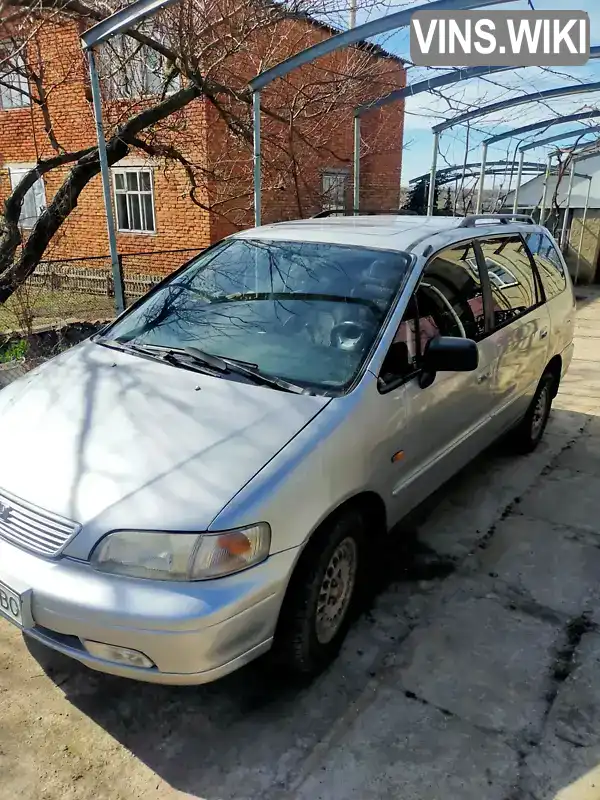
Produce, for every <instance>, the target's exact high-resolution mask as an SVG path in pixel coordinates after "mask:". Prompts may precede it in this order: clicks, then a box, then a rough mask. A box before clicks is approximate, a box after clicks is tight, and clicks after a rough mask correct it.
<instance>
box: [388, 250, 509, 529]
mask: <svg viewBox="0 0 600 800" xmlns="http://www.w3.org/2000/svg"><path fill="white" fill-rule="evenodd" d="M440 335H442V336H461V337H466V338H469V339H473V340H475V341H477V343H478V349H479V366H478V368H477V370H475V371H474V372H445V373H442V372H440V373H438V374H437V376H436V378H435V380H434V382H433V383H432V384H431V385H430V386H428V387H426V388H421V386H420V385H419V378H420V375H421V366H422V354H423V351H424V348H425V345H426V344H427V341H428V340H429V339H431V338H433V337H435V336H440ZM392 354H393V355H392ZM399 354H400V355H401V357H400V358H399ZM388 355H389V358H386V360H385V361H384V363H383V366H382V369H381V373H380V392H381V395H380V397H379V398H378V400H379V412H380V415H381V416H380V419H381V426H382V431H381V433H382V434H383V435H382V436H381V437H380V438H379V446H378V450H379V452H378V453H377V459H378V461H379V464H381V465H385V467H382V471H381V472H380V475H381V477H382V478H383V483H384V486H382V487H381V488H382V490H383V491H385V493H386V500H387V505H388V510H389V513H390V517H391V519H390V523H391V524H393V523H394V522H396V521H397V520H398V519H400V518H401V517H402V516H403V515H404V514H405V513H407V511H409V510H410V509H411V508H412V507H414V506H415V505H416V504H418V503H419V502H420V501H421V500H423V499H424V498H425V497H426V496H427V495H428V494H430V493H431V492H432V491H434V490H435V489H436V488H437V487H438V486H439V485H440V484H441V483H443V482H444V481H445V480H447V479H448V478H449V477H450V476H451V475H452V474H453V473H454V472H456V471H457V470H458V469H460V468H461V467H462V466H463V465H464V464H465V463H466V462H467V461H468V460H469V459H470V458H472V457H473V456H474V455H475V454H476V453H477V452H478V451H479V450H481V449H482V448H483V447H485V445H486V444H487V442H488V441H489V430H488V423H489V419H490V416H491V413H492V397H491V393H490V389H491V384H492V381H493V377H492V369H493V365H494V360H495V358H496V356H497V351H496V348H495V346H494V344H493V343H491V342H490V340H489V338H487V337H486V320H485V312H484V304H483V288H482V281H481V279H480V275H479V267H478V264H477V260H476V258H475V253H474V250H473V245H472V243H471V242H466V243H464V244H461V245H458V246H454V247H452V248H448V249H446V250H444V251H442V252H440V253H438V254H436V255H435V256H434V257H433V258H432V259H431V260H430V261H429V262H428V264H427V265H426V267H425V270H424V272H423V275H422V277H421V281H420V283H419V285H418V288H417V290H416V292H415V294H414V295H413V297H412V298H411V300H410V302H409V303H408V306H407V308H406V311H405V313H404V316H403V318H402V321H401V323H400V325H399V327H398V331H397V333H396V336H395V339H394V342H393V344H392V345H391V347H390V353H389V354H388ZM390 365H392V366H391V367H390ZM376 402H377V400H375V399H374V400H373V403H376Z"/></svg>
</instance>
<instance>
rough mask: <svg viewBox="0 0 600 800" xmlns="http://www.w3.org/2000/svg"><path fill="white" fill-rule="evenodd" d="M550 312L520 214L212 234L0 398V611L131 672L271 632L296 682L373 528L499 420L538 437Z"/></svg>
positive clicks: (565, 300)
mask: <svg viewBox="0 0 600 800" xmlns="http://www.w3.org/2000/svg"><path fill="white" fill-rule="evenodd" d="M574 313H575V306H574V295H573V290H572V286H571V282H570V279H569V275H568V273H567V270H566V267H565V262H564V260H563V257H562V255H561V253H560V252H559V250H558V249H557V246H556V244H555V242H554V240H553V239H552V237H551V236H550V234H549V233H548V231H547V230H546V229H545V228H543V227H540V226H538V225H535V224H533V222H532V220H531V219H530V218H524V217H517V216H512V215H510V216H508V217H504V216H500V217H481V216H479V217H477V216H475V217H467V218H464V219H461V218H446V217H433V218H424V217H416V216H400V215H398V216H393V215H386V216H380V217H377V216H365V217H359V216H357V217H348V218H346V217H334V218H327V219H312V220H304V221H298V222H285V223H280V224H276V225H267V226H265V227H261V228H257V229H254V230H248V231H245V232H243V233H239V234H236V235H234V236H232V237H230V238H227V239H225V240H224V241H222V242H220V243H219V244H217V245H215V246H213V247H210V248H209V249H207V250H206V251H204V252H203V253H201V254H200V255H199V256H197V257H196V258H194V259H192V260H191V261H190V262H189V263H187V264H186V265H184V266H183V267H182V268H181V269H180V270H179V271H178V272H176V273H175V274H173V275H172V276H171V277H169V278H168V279H167V280H165V281H163V282H162V283H161V284H160V285H159V286H157V287H156V288H155V289H154V290H153V291H152V292H150V293H149V294H148V295H147V296H146V297H144V298H142V299H141V300H140V301H138V302H137V303H135V304H134V305H133V306H132V307H131V308H130V309H129V310H128V311H126V312H125V313H124V314H122V315H121V316H120V317H119V318H118V319H117V320H116V321H115V322H114V323H113V324H111V325H109V326H107V327H106V328H104V329H103V330H102V331H101V332H100V333H99V334H97V335H95V336H93V337H92V338H91V339H89V340H88V341H86V342H84V343H82V344H80V345H78V346H77V347H74V348H73V349H71V350H69V351H68V352H66V353H64V354H62V355H60V356H59V357H57V358H55V359H53V360H51V361H49V362H47V363H46V364H44V365H42V366H41V367H39V368H38V369H36V370H34V371H32V372H30V373H29V374H27V375H25V376H24V377H22V378H20V379H19V380H17V381H16V382H14V383H13V384H11V385H10V386H9V387H7V388H5V389H3V390H2V391H0V443H1V456H0V614H2V615H3V616H4V617H6V619H8V620H9V621H10V622H12V623H14V624H15V625H17V626H18V627H19V628H21V629H22V631H23V633H24V634H25V636H26V637H27V638H28V639H29V640H32V639H34V640H37V642H39V643H42V644H43V645H45V646H46V647H48V648H51V649H53V650H55V651H59V652H60V653H63V654H66V655H68V656H71V657H73V658H75V659H77V660H78V661H80V662H82V663H84V664H86V665H88V666H89V667H92V668H94V669H97V670H101V671H103V672H108V673H112V674H115V675H122V676H127V677H130V678H137V679H140V680H145V681H154V682H157V683H173V684H194V683H202V682H206V681H210V680H214V679H215V678H218V677H220V676H222V675H225V674H226V673H228V672H231V671H232V670H234V669H237V668H238V667H240V666H241V665H242V664H245V663H246V662H248V661H249V660H250V659H253V658H255V657H256V656H258V655H260V654H261V653H264V652H265V651H267V650H269V649H270V648H272V647H273V648H275V649H276V651H277V654H278V657H279V658H281V659H282V660H283V661H284V662H285V663H286V664H287V665H288V666H289V667H290V668H291V669H293V670H296V671H299V672H303V673H315V672H317V671H318V670H320V669H322V668H323V666H324V665H326V664H327V663H328V662H329V661H330V660H331V659H332V658H333V657H334V656H335V654H336V652H337V651H338V649H339V647H340V645H341V643H342V641H343V639H344V636H345V634H346V630H347V628H348V625H349V624H350V620H351V616H352V615H351V614H350V610H351V608H352V606H353V603H354V602H355V600H356V597H357V590H358V588H359V586H360V583H361V581H362V580H364V576H365V564H366V562H367V560H368V555H369V554H372V553H374V552H376V548H377V547H378V542H379V541H380V537H382V536H385V535H386V534H388V532H390V531H392V529H393V528H394V526H395V525H396V523H397V522H398V521H399V520H400V519H401V518H402V517H403V516H404V515H406V513H407V512H408V511H410V510H411V509H412V508H413V507H415V506H416V505H417V504H419V503H420V502H421V501H423V500H424V499H425V498H426V497H427V496H428V495H429V494H430V493H431V492H432V491H434V490H435V489H436V488H437V487H439V486H440V485H441V484H442V483H443V482H444V481H446V480H447V479H448V478H449V477H450V476H451V475H452V474H453V473H455V472H456V471H457V470H459V469H460V468H461V467H462V466H463V465H465V464H466V463H467V462H468V461H469V460H470V459H472V458H473V457H474V456H475V455H476V454H477V453H479V452H480V451H481V450H482V449H484V448H485V447H486V446H487V445H489V444H490V443H491V442H492V441H493V440H495V439H496V438H498V437H499V436H501V435H502V434H504V433H506V432H510V435H511V437H512V440H513V441H514V443H515V445H516V447H517V449H518V450H520V451H528V450H531V449H533V448H534V447H535V446H536V445H537V443H538V442H539V441H540V439H541V437H542V435H543V433H544V428H545V426H546V422H547V420H548V415H549V413H550V407H551V403H552V400H553V398H554V396H555V395H556V392H557V389H558V386H559V383H560V380H561V377H562V376H563V375H564V373H565V370H566V369H567V368H568V366H569V362H570V360H571V355H572V350H573V325H574Z"/></svg>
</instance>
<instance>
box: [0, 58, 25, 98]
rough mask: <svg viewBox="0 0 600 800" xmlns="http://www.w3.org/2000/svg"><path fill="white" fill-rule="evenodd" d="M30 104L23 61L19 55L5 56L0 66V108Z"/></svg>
mask: <svg viewBox="0 0 600 800" xmlns="http://www.w3.org/2000/svg"><path fill="white" fill-rule="evenodd" d="M0 60H3V59H2V52H1V48H0ZM30 104H31V99H30V96H29V83H28V82H27V73H26V71H25V62H24V61H23V58H22V57H21V56H20V55H16V56H12V57H10V58H7V59H6V61H5V62H4V63H3V64H2V66H0V108H2V109H9V108H24V107H25V106H28V105H30Z"/></svg>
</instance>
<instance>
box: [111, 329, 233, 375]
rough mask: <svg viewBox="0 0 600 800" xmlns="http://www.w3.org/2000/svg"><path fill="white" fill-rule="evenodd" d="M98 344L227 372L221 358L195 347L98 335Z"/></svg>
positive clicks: (208, 370)
mask: <svg viewBox="0 0 600 800" xmlns="http://www.w3.org/2000/svg"><path fill="white" fill-rule="evenodd" d="M96 341H97V342H98V344H102V345H104V346H105V347H110V348H111V349H113V350H121V351H122V352H124V353H131V354H132V355H141V356H145V357H146V358H153V359H155V360H156V361H166V362H167V364H172V365H173V366H176V367H185V368H190V367H191V368H193V369H195V370H196V371H198V372H205V373H206V374H208V375H215V374H217V375H218V374H219V373H222V372H229V367H228V366H227V364H226V363H225V362H224V361H223V359H221V358H218V357H216V356H211V355H210V353H204V351H202V350H198V348H196V347H185V348H182V347H167V346H165V345H153V344H134V343H133V342H120V341H119V340H118V339H105V338H102V337H99V338H98V339H97V340H96Z"/></svg>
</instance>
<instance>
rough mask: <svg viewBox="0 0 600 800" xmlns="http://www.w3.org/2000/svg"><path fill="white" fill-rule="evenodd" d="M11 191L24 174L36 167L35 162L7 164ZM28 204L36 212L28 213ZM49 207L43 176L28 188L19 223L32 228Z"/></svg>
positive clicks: (26, 227)
mask: <svg viewBox="0 0 600 800" xmlns="http://www.w3.org/2000/svg"><path fill="white" fill-rule="evenodd" d="M7 169H8V175H9V179H10V187H11V191H12V190H14V189H15V188H16V187H17V186H18V184H19V183H20V182H21V179H22V178H23V176H24V175H26V174H27V173H28V172H30V171H31V170H32V169H35V164H7ZM28 204H29V206H30V207H32V208H33V210H34V214H26V212H27V210H28ZM46 207H47V203H46V187H45V185H44V181H43V179H42V178H38V179H37V180H36V181H35V183H34V184H33V186H32V187H31V188H30V189H28V191H27V193H26V194H25V197H24V198H23V205H22V206H21V214H20V216H19V225H20V226H21V228H23V229H25V230H31V228H33V226H34V225H35V223H36V222H37V221H38V219H39V218H40V217H41V215H42V213H43V212H44V211H45V209H46Z"/></svg>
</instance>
